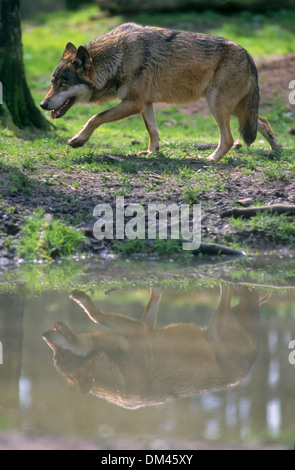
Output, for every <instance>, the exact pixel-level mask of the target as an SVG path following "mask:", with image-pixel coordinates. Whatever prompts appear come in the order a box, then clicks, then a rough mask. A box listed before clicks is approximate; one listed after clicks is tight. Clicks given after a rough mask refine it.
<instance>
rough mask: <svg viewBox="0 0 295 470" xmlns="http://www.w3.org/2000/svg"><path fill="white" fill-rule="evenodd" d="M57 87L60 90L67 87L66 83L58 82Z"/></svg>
mask: <svg viewBox="0 0 295 470" xmlns="http://www.w3.org/2000/svg"><path fill="white" fill-rule="evenodd" d="M59 86H60V87H61V88H64V87H66V86H67V82H60V84H59Z"/></svg>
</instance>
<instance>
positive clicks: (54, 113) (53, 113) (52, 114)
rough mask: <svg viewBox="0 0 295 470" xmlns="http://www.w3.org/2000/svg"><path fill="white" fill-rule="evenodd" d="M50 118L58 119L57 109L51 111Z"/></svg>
mask: <svg viewBox="0 0 295 470" xmlns="http://www.w3.org/2000/svg"><path fill="white" fill-rule="evenodd" d="M50 117H51V119H55V117H56V112H55V109H53V110H52V111H51V113H50Z"/></svg>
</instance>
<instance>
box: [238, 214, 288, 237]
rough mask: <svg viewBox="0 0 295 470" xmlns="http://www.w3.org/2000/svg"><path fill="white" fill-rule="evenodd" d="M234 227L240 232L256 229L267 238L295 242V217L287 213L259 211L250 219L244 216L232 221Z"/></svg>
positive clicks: (255, 230)
mask: <svg viewBox="0 0 295 470" xmlns="http://www.w3.org/2000/svg"><path fill="white" fill-rule="evenodd" d="M230 223H231V226H232V228H234V229H236V230H238V231H239V232H246V231H254V232H258V233H260V234H262V235H263V236H264V237H265V238H266V239H268V240H270V241H275V242H279V243H289V244H292V243H295V223H294V218H293V217H292V216H291V217H290V216H288V215H287V214H281V215H278V214H272V213H271V211H267V212H264V213H258V214H256V215H255V216H254V217H251V218H250V219H248V220H245V219H243V218H240V219H234V218H232V219H231V221H230Z"/></svg>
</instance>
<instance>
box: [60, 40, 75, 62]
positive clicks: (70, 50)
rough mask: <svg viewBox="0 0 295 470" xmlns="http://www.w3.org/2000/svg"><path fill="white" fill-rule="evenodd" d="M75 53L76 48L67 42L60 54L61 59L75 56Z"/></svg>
mask: <svg viewBox="0 0 295 470" xmlns="http://www.w3.org/2000/svg"><path fill="white" fill-rule="evenodd" d="M76 54H77V48H76V47H75V46H74V44H72V43H71V42H68V44H67V45H66V48H65V50H64V53H63V55H62V59H67V60H68V59H71V58H74V57H76Z"/></svg>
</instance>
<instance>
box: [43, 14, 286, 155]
mask: <svg viewBox="0 0 295 470" xmlns="http://www.w3.org/2000/svg"><path fill="white" fill-rule="evenodd" d="M201 96H204V97H205V98H206V100H207V102H208V105H209V108H210V110H211V112H212V114H213V116H214V118H215V120H216V122H217V125H218V127H219V131H220V141H219V144H218V147H217V149H216V150H215V152H214V153H213V154H212V155H211V156H210V157H209V158H210V159H211V160H214V161H218V160H220V159H221V158H222V157H223V156H224V155H225V154H226V153H227V152H228V151H229V150H230V148H231V147H232V145H233V142H234V140H233V137H232V134H231V130H230V117H231V115H234V116H236V117H237V118H238V119H239V122H240V131H241V135H242V137H243V138H244V140H245V142H246V144H247V145H250V144H251V143H252V142H253V141H254V140H255V138H256V133H257V128H258V130H259V131H260V132H261V133H262V135H263V136H264V137H265V138H266V139H267V141H268V142H269V143H270V145H271V147H272V149H273V151H278V150H279V149H280V145H279V143H278V141H277V139H276V137H275V135H274V133H273V131H272V129H271V127H270V125H269V123H268V122H267V120H266V119H265V118H260V117H259V116H258V106H259V88H258V80H257V71H256V66H255V64H254V62H253V59H252V58H251V57H250V56H249V54H248V53H247V51H246V50H245V49H243V48H242V47H241V46H239V45H238V44H236V43H234V42H232V41H230V40H228V39H225V38H221V37H216V36H209V35H204V34H198V33H188V32H184V31H176V30H169V29H163V28H155V27H148V26H147V27H142V26H139V25H136V24H133V23H128V24H123V25H121V26H119V27H117V28H115V29H114V30H112V31H110V32H108V33H106V34H104V35H103V36H101V37H98V38H97V39H96V40H95V41H93V42H90V43H88V44H86V45H85V46H80V47H79V48H78V49H77V48H76V47H75V46H74V45H73V44H71V43H68V44H67V46H66V49H65V51H64V54H63V56H62V58H61V62H60V64H59V65H58V67H57V68H56V69H55V71H54V72H53V76H52V88H51V90H50V91H49V93H48V94H47V95H46V97H45V98H44V100H43V102H42V103H41V107H42V108H43V109H46V110H51V111H52V113H51V114H52V117H53V118H57V117H61V116H63V115H64V114H65V112H67V111H68V109H69V108H70V107H71V106H72V105H73V104H74V102H77V101H81V102H90V103H91V102H93V103H97V104H102V103H105V102H108V101H111V100H121V102H120V104H118V105H117V106H115V107H113V108H111V109H109V110H107V111H104V112H102V113H100V114H97V115H95V116H93V117H92V118H91V119H90V120H89V121H88V122H87V123H86V125H85V126H84V127H83V129H82V130H81V131H80V132H79V133H78V134H77V135H76V136H74V137H73V138H72V139H71V140H69V142H68V143H69V145H70V146H72V147H80V146H82V145H84V144H85V142H87V141H88V139H89V138H90V136H91V135H92V133H93V132H94V130H95V129H96V128H97V127H99V126H100V125H102V124H104V123H107V122H112V121H118V120H120V119H124V118H127V117H129V116H131V115H133V114H137V113H139V114H141V115H142V117H143V120H144V122H145V125H146V128H147V130H148V133H149V137H150V142H149V147H148V151H147V152H144V153H148V154H149V153H152V152H156V151H157V150H158V148H159V140H160V139H159V132H158V128H157V123H156V118H155V113H154V107H153V103H158V102H164V103H171V104H183V103H190V102H193V101H196V100H198V99H199V98H200V97H201Z"/></svg>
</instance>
